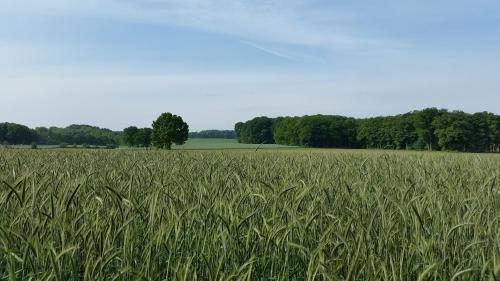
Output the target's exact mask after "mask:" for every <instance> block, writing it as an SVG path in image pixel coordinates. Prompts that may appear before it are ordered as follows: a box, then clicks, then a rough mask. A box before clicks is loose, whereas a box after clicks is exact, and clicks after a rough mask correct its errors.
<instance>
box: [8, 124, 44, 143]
mask: <svg viewBox="0 0 500 281" xmlns="http://www.w3.org/2000/svg"><path fill="white" fill-rule="evenodd" d="M36 139H37V136H36V132H35V131H34V130H32V129H30V128H28V127H26V126H24V125H20V124H15V123H0V143H8V144H31V143H32V142H34V141H36Z"/></svg>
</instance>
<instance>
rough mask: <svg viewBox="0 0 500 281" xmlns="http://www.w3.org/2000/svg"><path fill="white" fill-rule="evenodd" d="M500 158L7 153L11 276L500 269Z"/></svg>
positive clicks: (2, 201)
mask: <svg viewBox="0 0 500 281" xmlns="http://www.w3.org/2000/svg"><path fill="white" fill-rule="evenodd" d="M499 174H500V157H499V156H498V155H488V154H453V153H424V152H408V153H406V152H391V151H348V150H300V149H298V150H290V151H287V150H280V151H274V150H259V151H253V150H250V151H126V150H115V151H105V150H78V149H75V150H57V149H55V150H22V149H19V150H16V149H10V150H7V149H5V150H0V208H1V211H0V280H61V281H63V280H499V279H500V183H499V179H498V178H499Z"/></svg>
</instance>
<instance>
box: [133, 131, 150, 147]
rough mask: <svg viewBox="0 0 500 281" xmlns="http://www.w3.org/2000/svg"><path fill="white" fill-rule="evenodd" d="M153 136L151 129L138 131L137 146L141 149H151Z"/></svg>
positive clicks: (136, 136) (136, 135) (135, 139)
mask: <svg viewBox="0 0 500 281" xmlns="http://www.w3.org/2000/svg"><path fill="white" fill-rule="evenodd" d="M152 134H153V130H152V129H150V128H142V129H138V130H137V133H136V134H135V138H134V143H135V144H136V145H137V146H141V147H146V148H148V147H150V146H151V135H152Z"/></svg>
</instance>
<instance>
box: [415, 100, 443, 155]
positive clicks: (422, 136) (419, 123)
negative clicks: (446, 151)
mask: <svg viewBox="0 0 500 281" xmlns="http://www.w3.org/2000/svg"><path fill="white" fill-rule="evenodd" d="M444 113H446V110H444V109H437V108H435V107H433V108H426V109H424V110H421V111H414V112H413V114H412V115H413V117H414V126H415V130H416V133H417V137H418V139H417V143H416V145H417V147H420V148H424V147H425V148H427V149H428V150H433V149H437V148H438V147H437V146H438V141H437V139H436V134H435V133H434V131H435V127H434V125H433V122H434V120H435V119H436V118H438V117H440V116H441V115H443V114H444Z"/></svg>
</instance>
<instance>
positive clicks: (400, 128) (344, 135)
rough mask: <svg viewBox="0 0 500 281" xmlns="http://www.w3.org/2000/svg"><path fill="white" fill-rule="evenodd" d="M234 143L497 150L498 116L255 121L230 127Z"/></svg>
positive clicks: (428, 113)
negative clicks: (236, 140)
mask: <svg viewBox="0 0 500 281" xmlns="http://www.w3.org/2000/svg"><path fill="white" fill-rule="evenodd" d="M235 133H236V137H237V139H238V141H239V142H243V143H262V142H266V143H274V142H275V143H277V144H284V145H295V146H306V147H338V148H384V149H428V150H455V151H476V152H486V151H500V116H498V115H495V114H493V113H489V112H479V113H474V114H469V113H465V112H462V111H451V112H450V111H448V110H445V109H437V108H426V109H424V110H419V111H412V112H409V113H406V114H401V115H396V116H380V117H374V118H364V119H354V118H348V117H344V116H334V115H313V116H303V117H278V118H268V117H257V118H254V119H252V120H249V121H247V122H239V123H237V124H236V125H235Z"/></svg>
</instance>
